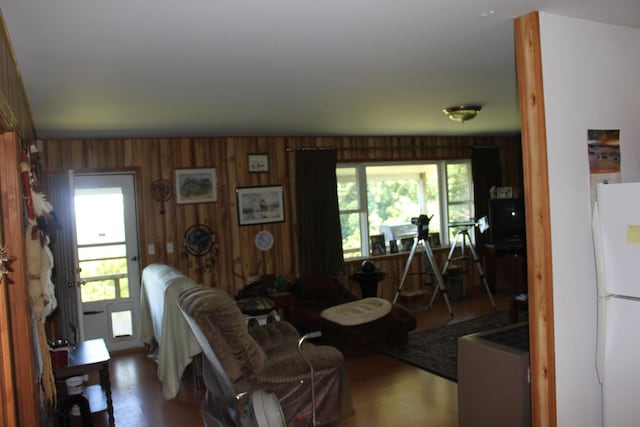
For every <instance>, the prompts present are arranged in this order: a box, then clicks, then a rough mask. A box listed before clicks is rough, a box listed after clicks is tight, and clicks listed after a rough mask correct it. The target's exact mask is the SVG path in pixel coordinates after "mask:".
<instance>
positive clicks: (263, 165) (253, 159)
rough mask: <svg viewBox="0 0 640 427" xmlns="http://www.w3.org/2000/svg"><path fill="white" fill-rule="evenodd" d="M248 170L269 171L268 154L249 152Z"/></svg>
mask: <svg viewBox="0 0 640 427" xmlns="http://www.w3.org/2000/svg"><path fill="white" fill-rule="evenodd" d="M249 172H269V155H268V154H264V153H260V154H249Z"/></svg>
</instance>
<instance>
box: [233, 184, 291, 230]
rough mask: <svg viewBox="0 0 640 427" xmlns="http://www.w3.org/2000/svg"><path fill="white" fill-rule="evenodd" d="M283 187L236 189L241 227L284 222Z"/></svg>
mask: <svg viewBox="0 0 640 427" xmlns="http://www.w3.org/2000/svg"><path fill="white" fill-rule="evenodd" d="M283 193H284V190H283V187H282V185H272V186H264V187H241V188H237V189H236V197H237V199H238V223H239V224H240V225H254V224H265V223H271V222H284V195H283Z"/></svg>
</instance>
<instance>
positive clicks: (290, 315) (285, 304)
mask: <svg viewBox="0 0 640 427" xmlns="http://www.w3.org/2000/svg"><path fill="white" fill-rule="evenodd" d="M269 298H271V299H272V300H273V304H274V305H275V307H276V310H282V311H283V312H284V319H285V320H286V321H288V322H289V323H295V321H296V315H295V312H296V298H295V297H294V296H293V294H292V293H290V292H275V293H273V294H269Z"/></svg>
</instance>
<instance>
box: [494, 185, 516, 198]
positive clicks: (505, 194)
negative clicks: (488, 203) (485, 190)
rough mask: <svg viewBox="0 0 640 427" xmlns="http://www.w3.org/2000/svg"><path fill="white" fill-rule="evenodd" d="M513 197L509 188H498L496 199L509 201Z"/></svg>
mask: <svg viewBox="0 0 640 427" xmlns="http://www.w3.org/2000/svg"><path fill="white" fill-rule="evenodd" d="M512 196H513V189H512V188H511V187H498V189H497V197H498V199H510V198H511V197H512Z"/></svg>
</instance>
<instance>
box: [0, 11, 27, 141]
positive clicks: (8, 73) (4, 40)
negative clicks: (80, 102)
mask: <svg viewBox="0 0 640 427" xmlns="http://www.w3.org/2000/svg"><path fill="white" fill-rule="evenodd" d="M1 13H2V12H1V11H0V132H5V131H16V132H18V134H19V135H20V136H21V137H22V138H24V139H27V140H32V139H34V137H35V130H34V126H33V120H32V118H31V110H30V109H29V103H28V101H27V97H26V95H25V92H24V85H23V84H22V77H20V72H19V71H18V66H17V65H16V59H15V55H14V53H13V47H12V46H11V41H10V39H9V35H8V34H7V29H6V26H5V24H4V18H2V15H1Z"/></svg>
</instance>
